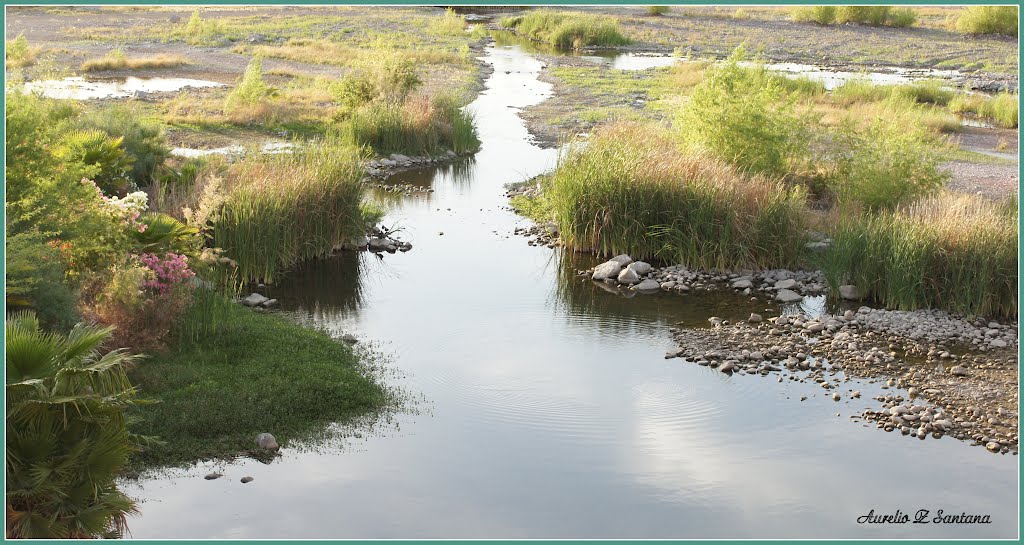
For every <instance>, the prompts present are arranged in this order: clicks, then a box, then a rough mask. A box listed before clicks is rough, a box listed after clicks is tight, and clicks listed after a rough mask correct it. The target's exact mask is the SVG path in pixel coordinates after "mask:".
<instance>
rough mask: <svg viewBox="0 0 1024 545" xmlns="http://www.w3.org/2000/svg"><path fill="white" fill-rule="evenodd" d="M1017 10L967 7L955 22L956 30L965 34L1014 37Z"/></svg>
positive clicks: (1014, 8)
mask: <svg viewBox="0 0 1024 545" xmlns="http://www.w3.org/2000/svg"><path fill="white" fill-rule="evenodd" d="M1017 10H1018V8H1017V6H967V7H965V8H964V10H963V12H961V13H960V17H959V18H958V19H957V21H956V29H957V30H958V31H960V32H963V33H965V34H1003V35H1006V36H1016V35H1017V31H1018V20H1017Z"/></svg>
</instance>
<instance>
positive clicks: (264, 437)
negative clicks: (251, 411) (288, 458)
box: [256, 433, 281, 450]
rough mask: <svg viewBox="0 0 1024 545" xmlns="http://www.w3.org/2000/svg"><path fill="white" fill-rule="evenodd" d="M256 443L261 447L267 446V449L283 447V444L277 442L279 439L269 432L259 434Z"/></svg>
mask: <svg viewBox="0 0 1024 545" xmlns="http://www.w3.org/2000/svg"><path fill="white" fill-rule="evenodd" d="M256 444H257V445H259V446H260V448H265V449H267V450H277V449H279V448H281V446H280V445H278V444H277V439H275V438H274V436H273V435H271V434H269V433H261V434H259V435H257V436H256Z"/></svg>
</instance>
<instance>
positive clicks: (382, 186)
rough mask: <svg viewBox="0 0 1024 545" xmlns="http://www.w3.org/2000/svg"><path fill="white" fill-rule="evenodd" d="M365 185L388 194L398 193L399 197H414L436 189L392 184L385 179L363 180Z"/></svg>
mask: <svg viewBox="0 0 1024 545" xmlns="http://www.w3.org/2000/svg"><path fill="white" fill-rule="evenodd" d="M363 184H365V185H367V186H369V187H374V188H377V189H379V190H381V191H386V192H388V193H396V194H399V195H413V194H415V193H433V192H434V188H432V187H424V186H421V185H415V184H403V183H391V182H386V181H384V180H383V179H372V178H363Z"/></svg>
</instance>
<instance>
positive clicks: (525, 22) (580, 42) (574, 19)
mask: <svg viewBox="0 0 1024 545" xmlns="http://www.w3.org/2000/svg"><path fill="white" fill-rule="evenodd" d="M502 24H503V25H505V26H507V27H509V28H514V29H515V30H516V32H518V33H520V34H524V35H526V36H529V37H531V38H533V39H535V40H540V41H542V42H547V43H549V44H551V45H553V46H556V47H563V48H572V49H579V48H581V47H587V46H613V45H626V44H628V43H630V40H629V39H628V38H626V37H625V36H624V35H623V34H622V31H621V30H620V29H619V22H618V21H617V20H616V19H615V18H614V17H610V16H607V15H595V14H590V13H573V12H565V11H556V10H551V9H538V10H533V11H530V12H529V13H527V14H526V15H523V16H522V17H514V18H505V19H502Z"/></svg>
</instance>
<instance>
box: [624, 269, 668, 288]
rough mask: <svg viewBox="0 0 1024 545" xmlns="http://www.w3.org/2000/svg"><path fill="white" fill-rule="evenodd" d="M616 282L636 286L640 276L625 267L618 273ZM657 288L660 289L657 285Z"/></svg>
mask: <svg viewBox="0 0 1024 545" xmlns="http://www.w3.org/2000/svg"><path fill="white" fill-rule="evenodd" d="M618 280H619V283H620V284H636V283H637V282H639V281H640V275H638V274H637V273H636V271H634V270H633V269H631V268H629V267H626V268H625V269H622V271H621V272H619V276H618ZM659 287H661V286H660V285H659Z"/></svg>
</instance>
